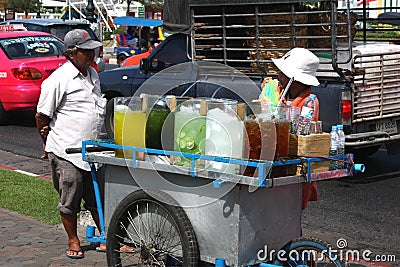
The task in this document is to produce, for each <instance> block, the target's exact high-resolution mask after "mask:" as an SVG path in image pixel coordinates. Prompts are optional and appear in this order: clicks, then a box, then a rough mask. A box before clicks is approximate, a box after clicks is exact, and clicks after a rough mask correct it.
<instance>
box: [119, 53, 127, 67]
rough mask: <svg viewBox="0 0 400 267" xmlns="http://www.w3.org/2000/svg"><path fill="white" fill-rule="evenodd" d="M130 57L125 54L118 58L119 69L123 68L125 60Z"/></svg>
mask: <svg viewBox="0 0 400 267" xmlns="http://www.w3.org/2000/svg"><path fill="white" fill-rule="evenodd" d="M127 58H128V57H127V56H126V55H124V54H121V55H118V57H117V64H118V67H121V65H122V63H123V62H124V60H125V59H127Z"/></svg>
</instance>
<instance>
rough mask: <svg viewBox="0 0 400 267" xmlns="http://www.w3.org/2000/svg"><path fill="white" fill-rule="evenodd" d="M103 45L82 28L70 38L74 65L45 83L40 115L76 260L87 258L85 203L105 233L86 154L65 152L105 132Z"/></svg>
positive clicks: (69, 55) (70, 253) (70, 59)
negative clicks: (82, 229)
mask: <svg viewBox="0 0 400 267" xmlns="http://www.w3.org/2000/svg"><path fill="white" fill-rule="evenodd" d="M101 45H102V44H101V43H100V42H97V41H94V40H92V39H91V37H90V35H89V34H88V32H87V31H85V30H82V29H76V30H72V31H70V32H68V33H67V34H66V35H65V38H64V46H65V49H66V52H65V55H66V57H67V59H68V61H67V62H66V63H65V64H64V65H62V66H61V67H60V68H58V69H57V70H56V71H55V72H53V73H52V74H51V75H50V76H49V77H48V78H47V79H46V80H45V81H44V82H43V83H42V88H41V94H40V98H39V103H38V106H37V113H36V125H37V128H38V129H39V132H40V135H41V137H42V139H43V141H44V144H45V146H44V148H45V152H46V153H47V154H48V158H49V161H50V164H51V168H52V176H53V184H54V187H55V189H56V190H57V191H58V192H59V194H60V200H59V203H58V206H57V208H58V210H59V211H60V214H61V220H62V223H63V225H64V228H65V230H66V232H67V235H68V249H67V250H66V256H67V257H69V258H73V259H78V258H83V257H84V252H83V250H82V249H81V247H80V240H79V238H78V235H77V214H78V212H80V204H81V200H82V199H83V200H85V208H86V209H87V210H90V211H91V213H92V216H93V219H94V221H95V222H96V225H97V227H98V229H100V225H99V216H98V213H97V208H96V200H95V195H94V190H93V184H92V180H91V175H90V167H89V164H88V163H87V162H85V161H83V160H82V158H81V154H66V153H65V149H66V148H73V147H80V146H81V145H82V140H86V139H96V138H99V135H100V133H101V129H102V127H103V122H104V116H105V106H106V99H105V98H103V97H102V96H101V91H100V81H99V77H98V75H97V72H96V71H95V69H94V68H92V67H91V65H92V63H93V60H94V55H95V52H94V49H95V48H97V47H100V46H101Z"/></svg>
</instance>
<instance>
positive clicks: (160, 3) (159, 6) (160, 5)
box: [137, 0, 164, 9]
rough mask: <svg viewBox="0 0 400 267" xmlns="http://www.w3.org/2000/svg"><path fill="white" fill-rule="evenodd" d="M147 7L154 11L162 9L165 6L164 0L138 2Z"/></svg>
mask: <svg viewBox="0 0 400 267" xmlns="http://www.w3.org/2000/svg"><path fill="white" fill-rule="evenodd" d="M137 2H139V3H141V4H142V5H144V6H145V7H150V8H154V9H162V8H163V6H164V0H137Z"/></svg>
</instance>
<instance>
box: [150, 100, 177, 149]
mask: <svg viewBox="0 0 400 267" xmlns="http://www.w3.org/2000/svg"><path fill="white" fill-rule="evenodd" d="M143 101H144V105H145V107H146V114H147V121H146V147H147V148H153V149H159V150H163V149H164V148H163V143H162V139H161V134H162V132H163V127H167V124H165V121H166V119H167V117H168V115H169V114H170V108H169V106H168V103H167V99H166V98H165V97H160V96H156V95H144V96H143ZM164 130H166V129H164ZM171 141H172V138H171Z"/></svg>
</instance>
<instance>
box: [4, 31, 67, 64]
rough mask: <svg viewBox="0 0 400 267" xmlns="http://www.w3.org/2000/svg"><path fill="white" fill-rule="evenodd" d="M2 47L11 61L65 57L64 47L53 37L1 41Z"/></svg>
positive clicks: (31, 37) (27, 37) (30, 37)
mask: <svg viewBox="0 0 400 267" xmlns="http://www.w3.org/2000/svg"><path fill="white" fill-rule="evenodd" d="M0 46H1V48H2V49H3V50H4V51H5V53H6V54H7V56H8V57H9V58H10V59H20V58H37V57H48V56H57V55H63V53H64V45H63V43H62V42H60V41H59V40H58V39H56V38H54V37H53V36H24V37H18V38H9V39H1V40H0Z"/></svg>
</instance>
